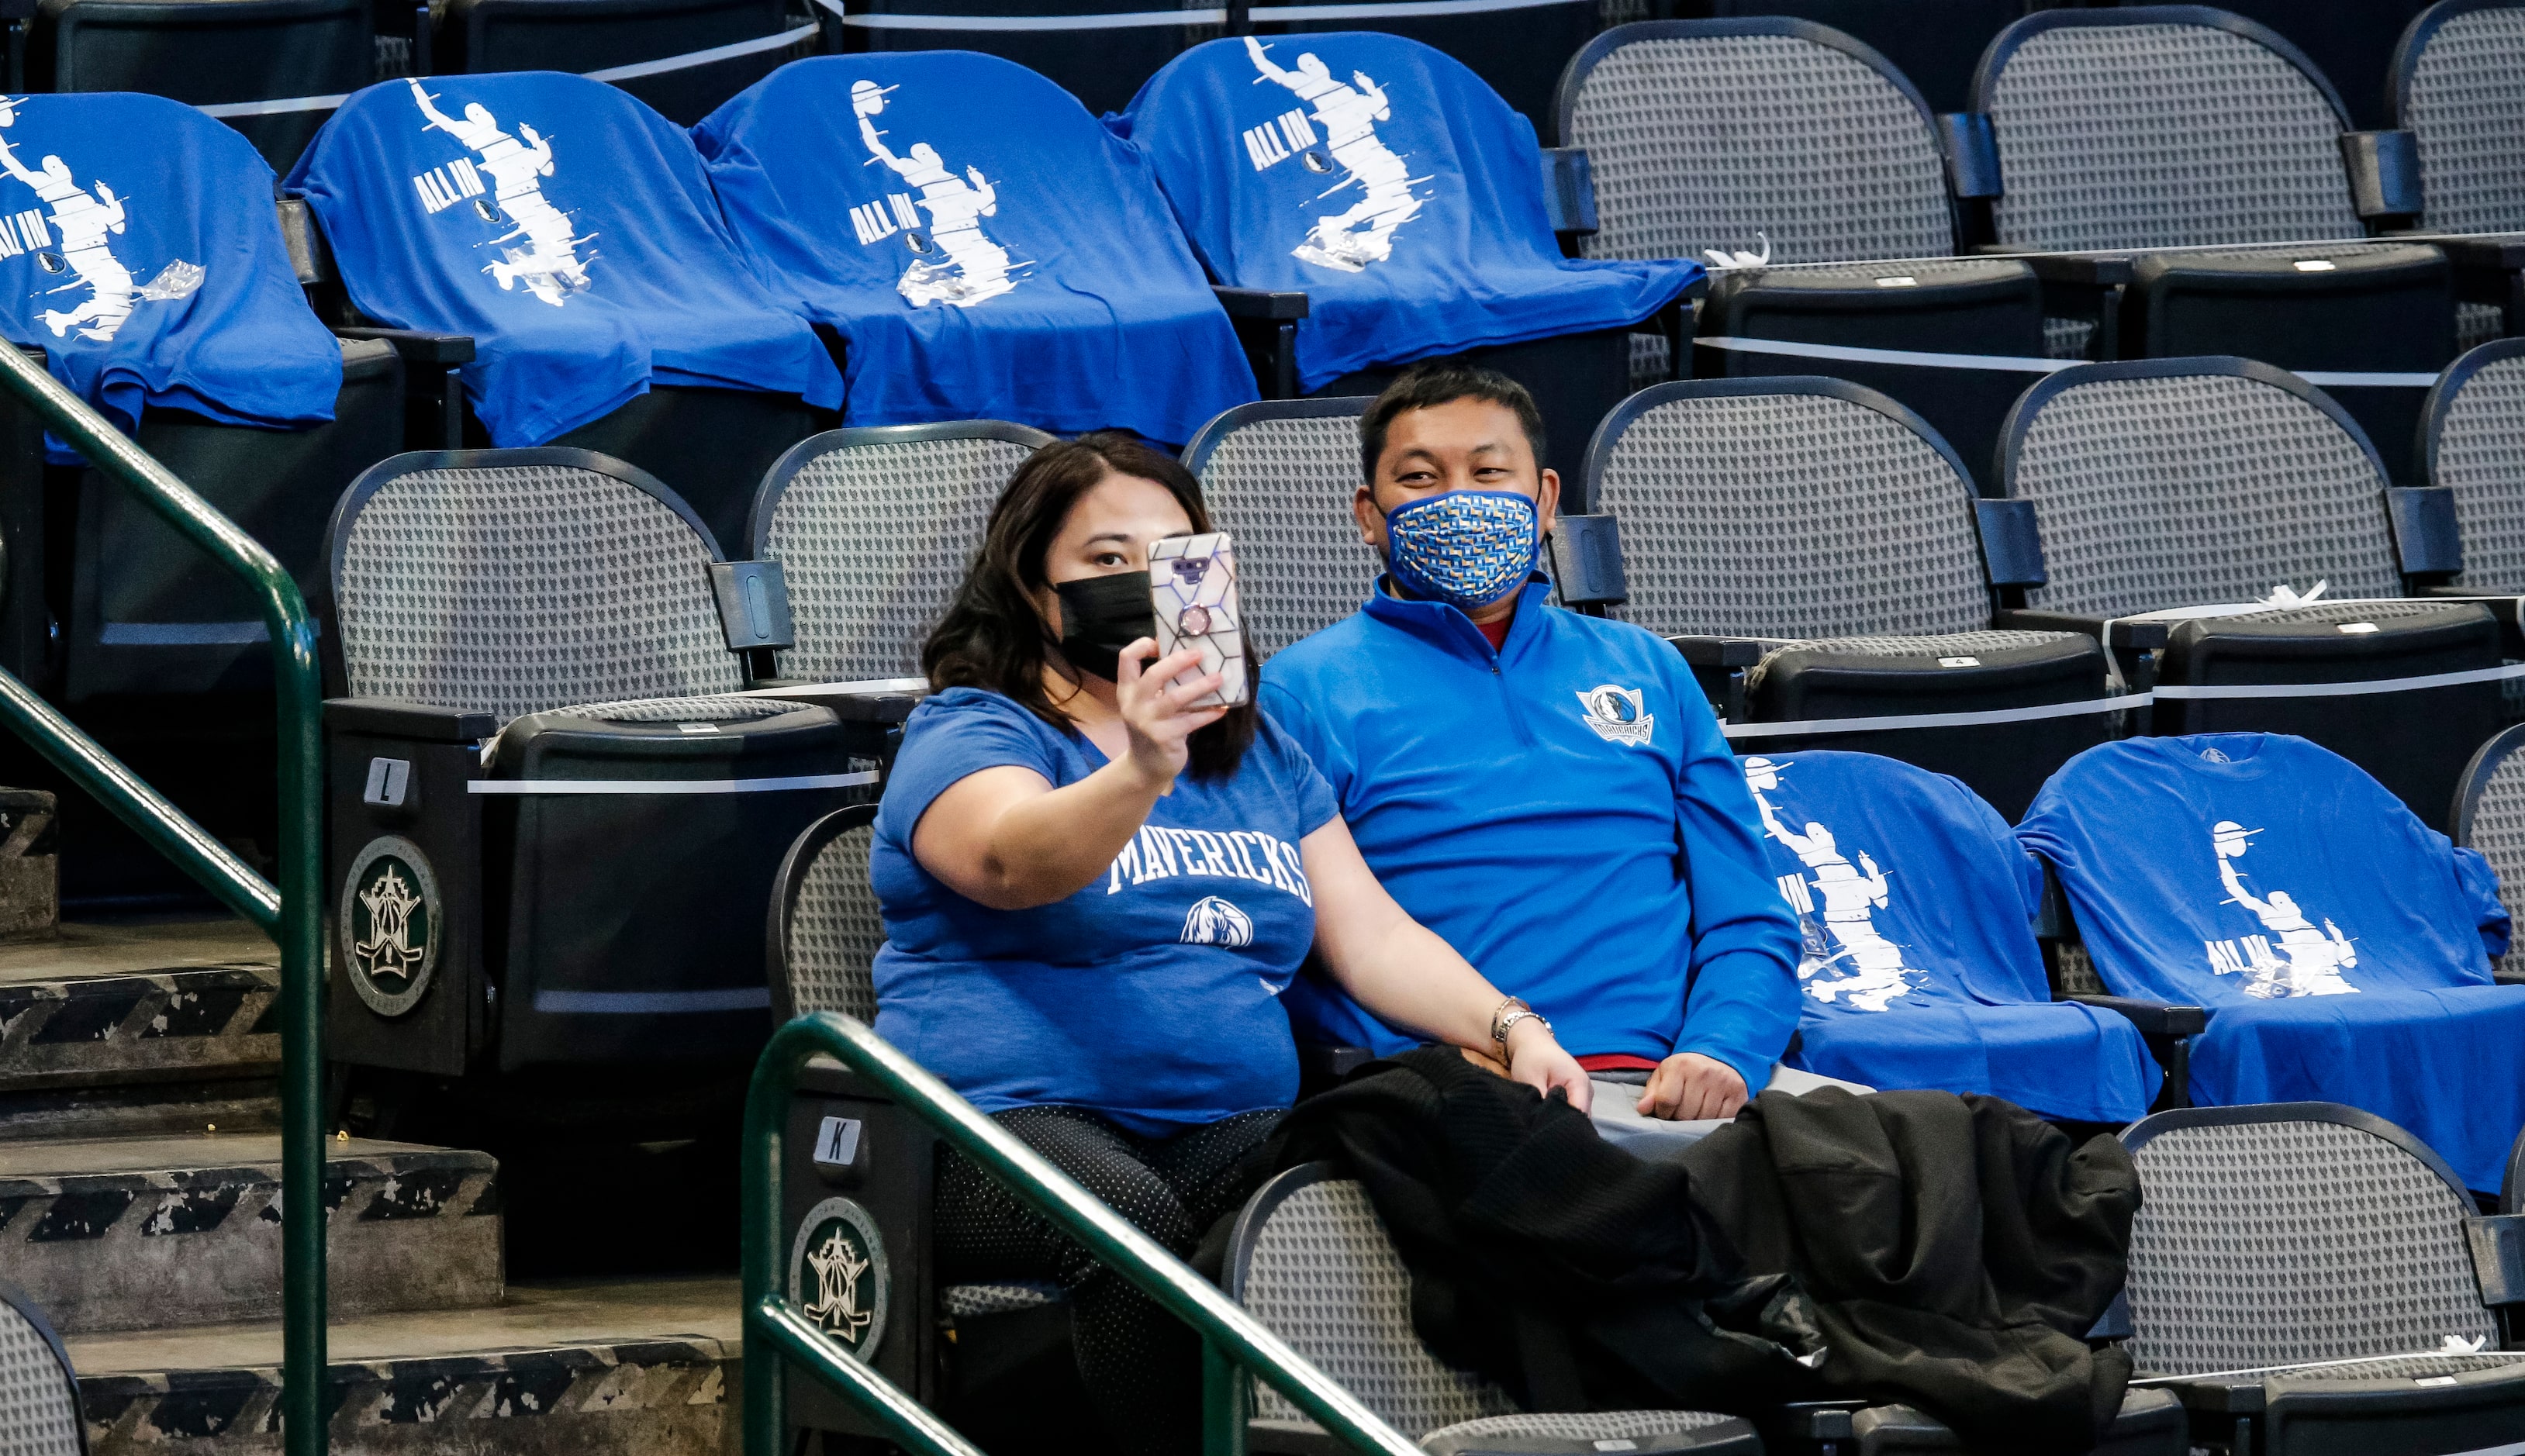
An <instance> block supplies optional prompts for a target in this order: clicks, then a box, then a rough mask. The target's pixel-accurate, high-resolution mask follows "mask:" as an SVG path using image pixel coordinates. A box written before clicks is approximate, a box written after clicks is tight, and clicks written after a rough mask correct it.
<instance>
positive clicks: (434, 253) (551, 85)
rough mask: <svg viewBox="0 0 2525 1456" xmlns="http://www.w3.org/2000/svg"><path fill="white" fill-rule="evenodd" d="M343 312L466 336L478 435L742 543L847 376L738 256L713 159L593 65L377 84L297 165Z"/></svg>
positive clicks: (464, 375)
mask: <svg viewBox="0 0 2525 1456" xmlns="http://www.w3.org/2000/svg"><path fill="white" fill-rule="evenodd" d="M287 190H288V191H289V192H291V193H292V194H294V195H297V196H300V197H303V198H305V200H306V203H307V216H309V217H310V218H311V219H312V221H313V223H315V224H317V225H318V226H320V227H321V230H322V238H321V242H320V241H318V240H314V239H311V240H310V242H309V243H308V244H307V246H306V250H305V252H306V257H307V260H308V264H309V267H308V268H307V269H306V270H305V271H306V272H308V273H310V274H314V275H317V276H319V277H322V276H324V275H326V274H329V275H330V276H332V277H333V278H336V279H338V280H339V293H338V295H336V294H335V293H334V290H333V289H331V288H329V287H320V290H319V291H320V295H321V296H323V297H324V299H325V308H326V309H328V310H329V311H331V312H332V315H333V317H334V321H336V322H337V323H340V324H344V325H352V324H379V323H381V324H385V325H388V326H390V327H391V328H393V329H396V330H402V331H426V332H428V333H430V334H435V335H443V336H454V337H459V338H470V339H471V340H472V341H473V344H474V347H475V349H476V350H477V353H476V356H475V357H474V359H473V360H472V362H471V363H470V364H464V365H463V366H462V367H461V368H460V369H459V371H458V372H459V375H460V377H461V379H462V381H463V385H464V404H465V407H466V409H467V412H468V415H469V417H468V418H467V419H466V421H465V434H466V439H467V441H468V442H469V443H487V444H489V445H492V446H496V447H503V448H506V447H527V446H541V445H557V446H567V447H574V448H578V449H583V450H593V451H597V452H599V453H602V454H605V455H609V456H612V457H615V458H616V459H618V460H622V461H629V462H630V463H632V464H634V465H637V466H639V467H641V468H642V469H646V470H649V471H652V472H654V473H656V474H657V475H659V476H660V477H661V478H664V479H670V480H673V481H675V482H677V485H678V487H679V489H680V490H681V491H682V492H683V493H684V495H685V498H686V499H687V500H689V501H690V502H692V504H693V507H694V509H695V510H698V511H700V512H701V516H702V519H703V521H704V522H705V523H706V524H707V525H708V526H709V527H710V529H711V531H712V533H713V535H714V537H716V538H717V539H720V540H726V541H735V540H740V539H742V536H743V532H744V527H745V512H746V508H747V506H748V504H749V503H750V502H751V501H752V499H753V495H754V488H755V485H756V483H757V482H759V481H760V480H761V479H762V478H763V472H764V471H765V470H766V469H767V468H768V467H769V466H770V464H771V462H772V461H775V460H777V459H779V457H780V454H781V452H783V451H785V450H787V449H788V448H789V447H790V446H791V445H793V444H796V443H797V442H798V441H799V440H801V439H804V438H805V437H806V436H808V435H810V434H813V433H815V431H816V429H817V425H818V424H819V423H829V421H830V418H831V416H830V413H829V412H830V411H831V410H833V409H834V408H835V407H837V406H838V405H839V404H840V402H841V393H842V383H841V375H840V372H839V371H838V370H837V369H836V368H835V367H834V364H833V362H832V358H831V356H830V355H829V354H828V353H827V352H826V350H825V348H824V346H823V344H822V342H821V341H820V340H819V339H818V338H817V335H816V333H815V331H814V330H813V328H812V327H811V326H810V325H809V323H808V321H807V320H806V319H805V318H803V317H801V316H799V315H798V314H797V313H796V305H795V304H794V303H787V302H782V301H778V300H775V299H774V298H773V297H772V295H771V294H770V293H768V292H767V291H766V290H765V289H764V287H763V286H762V284H761V283H760V282H758V281H757V280H756V279H755V277H754V276H753V274H752V273H750V272H749V271H747V269H746V267H745V264H744V262H743V260H742V259H741V258H740V257H739V255H738V253H737V251H736V246H735V244H734V242H733V241H732V240H731V239H730V238H729V236H728V233H727V226H726V223H725V222H724V221H723V220H722V219H721V218H720V216H719V212H718V201H717V199H716V198H715V197H714V195H713V194H712V192H711V186H710V177H709V174H708V173H707V172H706V171H705V170H703V168H702V162H701V156H700V154H699V153H697V152H695V151H694V150H693V146H692V142H691V139H690V138H689V137H687V136H686V135H685V134H684V133H683V132H681V131H679V130H677V129H676V128H675V127H673V126H671V125H669V124H668V122H667V121H666V120H665V119H664V118H662V117H660V116H659V115H658V114H657V113H656V112H654V111H651V110H650V109H649V108H648V107H646V106H644V105H642V104H641V103H640V102H638V101H636V100H634V99H632V98H631V97H629V96H626V95H624V94H623V93H622V92H620V91H619V90H617V89H615V88H614V87H612V86H609V85H606V84H604V83H603V82H601V81H592V80H588V79H585V78H583V77H579V76H567V75H556V74H552V73H516V74H502V75H473V76H455V77H433V78H431V79H429V80H427V81H426V82H423V81H421V80H396V81H388V82H386V83H384V84H382V85H376V86H371V87H370V88H368V89H367V90H365V91H362V92H360V93H359V94H358V95H355V96H353V97H352V98H351V99H350V100H349V101H347V102H345V103H344V104H343V106H342V109H341V110H340V111H339V112H338V113H336V114H335V116H334V118H333V120H332V121H331V122H329V123H328V124H327V125H326V126H325V128H324V131H323V134H322V136H320V137H319V138H318V139H317V141H316V144H315V145H314V146H313V147H311V148H309V149H308V152H307V155H306V156H305V157H303V158H301V159H300V161H299V164H298V167H297V169H296V170H293V171H292V172H291V173H290V176H289V180H288V182H287Z"/></svg>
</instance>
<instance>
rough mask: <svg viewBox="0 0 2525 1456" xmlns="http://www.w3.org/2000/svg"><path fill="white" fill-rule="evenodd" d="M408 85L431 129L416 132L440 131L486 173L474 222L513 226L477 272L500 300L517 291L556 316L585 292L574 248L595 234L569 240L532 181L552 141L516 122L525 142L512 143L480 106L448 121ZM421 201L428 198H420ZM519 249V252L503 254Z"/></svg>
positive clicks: (583, 264) (473, 104)
mask: <svg viewBox="0 0 2525 1456" xmlns="http://www.w3.org/2000/svg"><path fill="white" fill-rule="evenodd" d="M406 84H408V85H410V86H411V87H412V99H413V102H414V104H416V105H418V106H419V107H420V108H421V115H422V116H424V117H427V118H428V119H429V125H428V126H425V127H423V128H422V129H423V130H437V131H444V132H446V133H447V134H448V135H450V136H452V137H454V138H456V139H457V140H458V141H461V142H463V143H464V144H465V145H466V146H468V147H470V148H471V149H472V150H473V153H474V155H475V156H476V157H478V158H479V159H480V162H479V164H478V165H479V167H480V170H483V171H485V172H488V173H490V175H491V182H492V187H491V202H490V203H484V202H482V201H481V200H479V199H478V198H477V199H476V200H475V202H474V205H473V206H474V211H475V212H476V214H477V215H478V216H479V217H481V218H483V220H485V221H489V222H497V221H501V220H503V218H505V219H506V220H507V221H508V222H510V223H511V224H513V226H512V229H511V230H510V231H509V232H506V233H503V234H501V235H500V236H499V237H496V238H494V239H492V240H491V242H492V246H494V247H497V248H499V250H500V261H499V262H497V263H494V264H491V265H489V266H488V267H484V268H483V269H482V271H484V272H486V273H489V274H490V275H491V276H492V277H493V278H494V279H496V280H498V282H499V284H500V288H501V291H502V292H508V291H510V290H513V289H515V288H516V287H517V286H518V285H519V284H520V283H522V284H524V285H525V287H526V291H527V292H528V293H531V294H533V295H534V296H535V297H536V298H539V299H542V300H543V301H544V302H545V303H548V304H550V305H552V306H553V307H554V308H556V309H558V308H560V307H561V306H562V303H563V301H564V300H566V299H568V298H569V295H571V294H573V293H576V292H579V291H580V290H581V289H584V288H586V287H587V286H588V277H587V265H588V263H589V262H591V261H592V260H585V259H581V258H580V257H579V256H578V245H579V244H581V243H584V242H586V241H588V240H589V238H592V237H593V236H594V234H592V233H591V234H589V235H588V236H587V237H581V236H577V235H576V234H574V233H573V232H572V230H571V228H570V222H569V214H568V213H565V212H563V211H562V210H561V209H559V208H557V207H554V206H553V205H552V202H551V200H550V199H549V198H546V197H545V196H544V189H543V183H542V182H541V181H539V180H538V178H541V177H548V176H551V175H552V174H553V149H552V141H551V139H550V138H548V137H546V136H544V135H543V134H542V133H541V132H539V131H537V130H535V128H534V127H533V126H531V125H528V124H526V123H524V122H520V123H519V125H518V136H522V137H524V138H525V140H524V141H522V142H520V141H519V140H518V137H517V136H511V135H510V134H509V133H507V132H505V131H503V130H501V129H500V122H499V119H498V118H496V117H494V116H492V115H491V111H490V108H488V107H486V106H484V105H482V104H481V103H480V102H478V101H469V102H467V103H466V104H465V115H464V116H463V117H461V118H459V117H450V116H448V115H447V114H446V113H445V112H442V111H440V110H439V109H438V108H437V107H436V106H435V105H433V104H432V103H433V102H434V100H435V98H434V97H432V96H431V95H430V94H429V93H428V92H427V91H424V90H422V89H421V82H420V81H419V80H413V79H407V81H406ZM423 195H424V197H426V196H427V195H428V194H427V192H426V190H424V194H423ZM494 204H496V206H494ZM436 210H437V209H436V208H432V209H431V211H433V212H434V211H436ZM517 242H522V243H523V246H522V247H508V246H504V245H506V244H509V243H517Z"/></svg>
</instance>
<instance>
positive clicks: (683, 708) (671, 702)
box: [545, 694, 802, 723]
mask: <svg viewBox="0 0 2525 1456" xmlns="http://www.w3.org/2000/svg"><path fill="white" fill-rule="evenodd" d="M801 706H802V704H796V703H790V702H786V701H784V700H781V699H778V698H744V697H738V696H736V695H733V694H721V695H718V696H716V697H710V698H641V699H635V700H633V701H631V702H628V703H580V704H571V705H570V706H569V707H554V708H546V709H545V711H546V712H555V713H568V714H569V715H570V716H571V717H574V718H594V719H596V720H597V721H599V722H604V723H750V722H753V721H755V720H757V719H759V718H776V717H778V716H780V715H781V714H782V713H793V712H796V711H798V710H799V708H800V707H801Z"/></svg>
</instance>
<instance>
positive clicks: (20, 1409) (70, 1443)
mask: <svg viewBox="0 0 2525 1456" xmlns="http://www.w3.org/2000/svg"><path fill="white" fill-rule="evenodd" d="M78 1416H79V1412H78V1402H77V1399H76V1397H75V1396H74V1393H73V1387H72V1384H71V1373H70V1372H69V1371H68V1370H66V1369H64V1368H63V1366H62V1361H61V1358H60V1357H59V1356H57V1355H55V1354H54V1353H53V1346H52V1343H51V1341H49V1340H47V1339H45V1338H44V1335H43V1332H42V1331H40V1330H38V1329H36V1328H35V1326H34V1325H33V1324H32V1323H30V1322H29V1321H28V1320H27V1319H26V1317H25V1315H23V1314H20V1313H19V1312H18V1310H17V1309H16V1307H15V1306H12V1305H10V1304H8V1303H6V1302H0V1450H6V1451H8V1452H9V1453H10V1456H80V1451H81V1446H80V1443H79V1420H78Z"/></svg>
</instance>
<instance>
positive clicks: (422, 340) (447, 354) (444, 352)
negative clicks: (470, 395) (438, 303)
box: [333, 324, 473, 369]
mask: <svg viewBox="0 0 2525 1456" xmlns="http://www.w3.org/2000/svg"><path fill="white" fill-rule="evenodd" d="M333 332H334V333H336V334H339V335H340V336H342V337H343V338H346V339H375V340H378V341H379V342H381V343H385V344H389V345H392V346H393V348H394V352H395V353H396V354H397V355H398V356H400V357H401V358H402V360H403V362H404V363H405V364H434V365H436V366H437V367H439V368H442V369H444V368H452V367H454V366H455V365H457V364H471V363H472V362H473V336H472V335H471V334H442V333H434V332H432V331H430V330H428V329H425V328H376V327H372V326H371V325H368V324H356V325H351V326H348V327H343V328H336V329H334V330H333Z"/></svg>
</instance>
